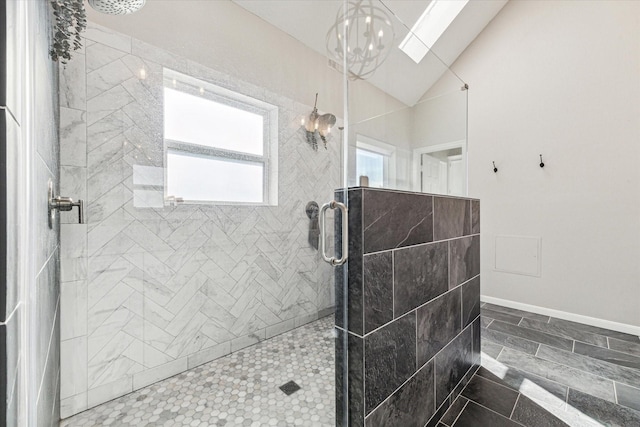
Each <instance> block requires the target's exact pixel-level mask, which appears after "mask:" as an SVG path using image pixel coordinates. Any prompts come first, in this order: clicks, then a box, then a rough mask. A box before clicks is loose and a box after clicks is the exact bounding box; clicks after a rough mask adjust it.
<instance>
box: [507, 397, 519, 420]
mask: <svg viewBox="0 0 640 427" xmlns="http://www.w3.org/2000/svg"><path fill="white" fill-rule="evenodd" d="M520 396H522V394H521V393H518V397H516V403H514V404H513V409H512V410H511V415H509V419H512V418H513V414H514V412H516V406H518V400H520Z"/></svg>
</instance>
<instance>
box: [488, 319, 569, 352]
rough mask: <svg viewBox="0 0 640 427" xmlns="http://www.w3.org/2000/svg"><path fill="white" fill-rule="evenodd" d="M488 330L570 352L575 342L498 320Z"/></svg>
mask: <svg viewBox="0 0 640 427" xmlns="http://www.w3.org/2000/svg"><path fill="white" fill-rule="evenodd" d="M487 330H493V331H498V332H502V333H505V334H509V335H512V336H514V337H518V338H523V339H526V340H529V341H533V342H537V343H541V344H547V345H550V346H552V347H556V348H561V349H563V350H569V351H571V349H572V348H573V341H571V340H569V339H566V338H562V337H558V336H555V335H550V334H546V333H544V332H540V331H536V330H534V329H528V328H522V327H520V326H517V325H512V324H509V323H505V322H501V321H498V320H496V321H495V322H493V323H492V324H491V325H490V326H489V327H488V328H487Z"/></svg>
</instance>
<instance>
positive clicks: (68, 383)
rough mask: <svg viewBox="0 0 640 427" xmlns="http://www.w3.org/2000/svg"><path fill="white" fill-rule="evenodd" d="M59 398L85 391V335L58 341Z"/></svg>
mask: <svg viewBox="0 0 640 427" xmlns="http://www.w3.org/2000/svg"><path fill="white" fill-rule="evenodd" d="M60 377H61V378H64V381H62V382H61V383H60V398H61V399H66V398H68V397H73V396H75V395H78V394H82V393H86V392H87V389H88V387H87V337H86V336H82V337H78V338H72V339H68V340H62V342H61V343H60Z"/></svg>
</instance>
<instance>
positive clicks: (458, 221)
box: [433, 197, 471, 241]
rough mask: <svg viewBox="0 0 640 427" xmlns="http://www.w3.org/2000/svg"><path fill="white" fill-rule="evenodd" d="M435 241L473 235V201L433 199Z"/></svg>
mask: <svg viewBox="0 0 640 427" xmlns="http://www.w3.org/2000/svg"><path fill="white" fill-rule="evenodd" d="M433 224H434V225H433V240H434V241H438V240H445V239H451V238H454V237H462V236H466V235H468V234H470V233H471V201H470V200H464V199H453V198H449V197H434V198H433Z"/></svg>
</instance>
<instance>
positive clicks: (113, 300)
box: [87, 282, 135, 335]
mask: <svg viewBox="0 0 640 427" xmlns="http://www.w3.org/2000/svg"><path fill="white" fill-rule="evenodd" d="M134 292H135V291H134V290H133V289H131V287H129V286H128V285H126V284H124V283H122V282H119V283H117V284H116V285H115V286H113V288H111V290H109V292H107V293H105V294H104V295H103V296H102V297H101V298H100V299H99V300H98V301H97V302H95V304H93V302H94V300H95V293H96V292H95V286H94V284H93V283H90V285H89V312H88V313H89V317H88V322H87V323H88V332H89V334H90V335H92V334H93V333H94V332H95V331H96V329H98V328H99V327H100V326H102V324H103V323H104V322H107V323H111V325H112V327H118V326H119V327H122V323H123V320H122V319H121V317H118V318H117V319H116V318H114V317H113V316H112V315H113V314H114V313H116V312H120V311H124V310H125V308H124V307H123V306H122V305H123V304H124V303H125V301H127V300H128V299H129V297H131V295H132V294H133V293H134ZM126 311H127V312H129V313H131V312H130V311H129V310H126ZM129 313H127V316H126V317H127V319H128V317H129V316H130V315H133V313H131V314H129Z"/></svg>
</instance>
